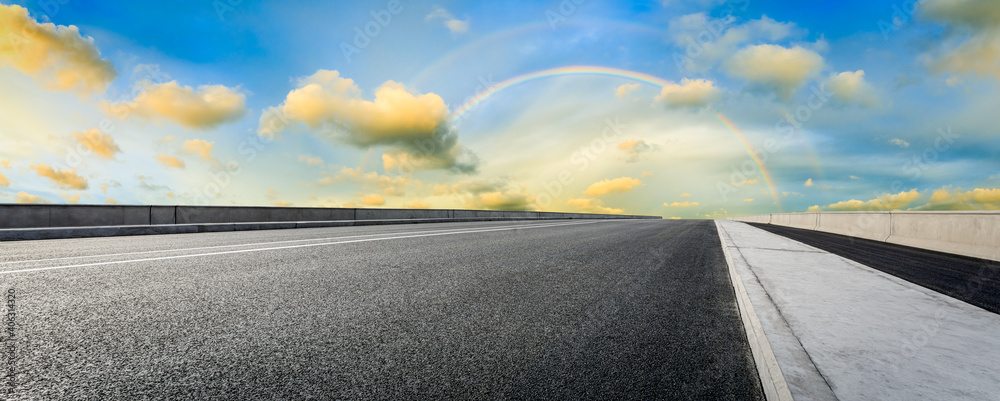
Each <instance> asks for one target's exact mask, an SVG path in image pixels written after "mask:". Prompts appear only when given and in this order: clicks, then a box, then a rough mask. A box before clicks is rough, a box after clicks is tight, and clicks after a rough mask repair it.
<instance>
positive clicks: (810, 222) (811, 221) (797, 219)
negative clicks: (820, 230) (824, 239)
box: [771, 213, 819, 230]
mask: <svg viewBox="0 0 1000 401" xmlns="http://www.w3.org/2000/svg"><path fill="white" fill-rule="evenodd" d="M818 221H819V220H818V214H817V213H778V214H772V215H771V224H777V225H780V226H787V227H795V228H804V229H807V230H814V229H816V223H818Z"/></svg>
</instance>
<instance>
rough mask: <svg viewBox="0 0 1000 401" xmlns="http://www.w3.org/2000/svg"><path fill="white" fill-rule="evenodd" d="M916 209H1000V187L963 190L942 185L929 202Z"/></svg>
mask: <svg viewBox="0 0 1000 401" xmlns="http://www.w3.org/2000/svg"><path fill="white" fill-rule="evenodd" d="M914 210H1000V189H998V188H976V189H973V190H970V191H962V190H961V189H960V188H959V189H955V190H951V188H950V187H941V188H940V189H937V190H935V191H934V192H932V193H931V196H930V199H928V201H927V203H926V204H924V205H921V206H918V207H916V208H914Z"/></svg>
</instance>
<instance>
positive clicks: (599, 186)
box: [583, 177, 642, 196]
mask: <svg viewBox="0 0 1000 401" xmlns="http://www.w3.org/2000/svg"><path fill="white" fill-rule="evenodd" d="M640 185H642V181H640V180H638V179H635V178H631V177H620V178H615V179H611V180H601V181H598V182H595V183H593V184H591V185H590V187H588V188H587V190H586V191H583V193H585V194H587V195H591V196H596V195H607V194H610V193H619V192H628V191H631V190H632V189H634V188H635V187H637V186H640Z"/></svg>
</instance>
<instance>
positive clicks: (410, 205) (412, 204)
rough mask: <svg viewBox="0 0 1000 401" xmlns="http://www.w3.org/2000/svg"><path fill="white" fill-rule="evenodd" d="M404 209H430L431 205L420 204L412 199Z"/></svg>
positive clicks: (417, 200)
mask: <svg viewBox="0 0 1000 401" xmlns="http://www.w3.org/2000/svg"><path fill="white" fill-rule="evenodd" d="M406 207H407V208H410V209H430V208H431V205H430V204H428V203H424V202H421V201H420V200H419V199H414V200H412V201H410V203H407V204H406Z"/></svg>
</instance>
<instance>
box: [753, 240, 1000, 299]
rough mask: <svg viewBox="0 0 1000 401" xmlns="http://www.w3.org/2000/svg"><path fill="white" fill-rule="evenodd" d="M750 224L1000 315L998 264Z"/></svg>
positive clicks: (880, 243)
mask: <svg viewBox="0 0 1000 401" xmlns="http://www.w3.org/2000/svg"><path fill="white" fill-rule="evenodd" d="M751 225H752V226H754V227H757V228H760V229H763V230H766V231H770V232H772V233H774V234H778V235H782V236H785V237H788V238H790V239H793V240H796V241H799V242H801V243H803V244H807V245H810V246H814V247H816V248H819V249H822V250H824V251H827V252H830V253H833V254H836V255H839V256H842V257H845V258H847V259H850V260H853V261H855V262H858V263H861V264H863V265H866V266H869V267H871V268H873V269H876V270H879V271H882V272H885V273H888V274H891V275H893V276H896V277H899V278H901V279H903V280H906V281H909V282H911V283H914V284H917V285H921V286H923V287H926V288H929V289H932V290H934V291H937V292H940V293H942V294H945V295H948V296H950V297H952V298H956V299H960V300H962V301H965V302H968V303H970V304H972V305H975V306H978V307H980V308H983V309H986V310H988V311H990V312H993V313H1000V263H998V262H993V261H990V260H985V259H978V258H972V257H967V256H960V255H953V254H948V253H943V252H935V251H931V250H927V249H920V248H913V247H908V246H903V245H896V244H890V243H886V242H880V241H872V240H867V239H863V238H852V237H848V236H845V235H837V234H831V233H824V232H820V231H813V230H803V229H798V228H791V227H782V226H775V225H770V224H756V223H754V224H751Z"/></svg>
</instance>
